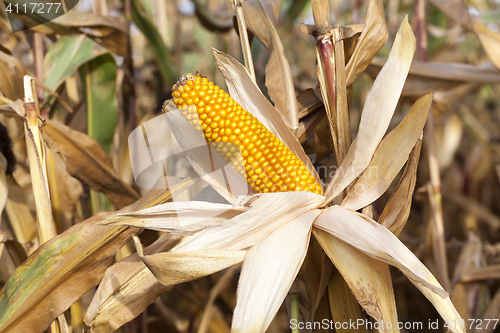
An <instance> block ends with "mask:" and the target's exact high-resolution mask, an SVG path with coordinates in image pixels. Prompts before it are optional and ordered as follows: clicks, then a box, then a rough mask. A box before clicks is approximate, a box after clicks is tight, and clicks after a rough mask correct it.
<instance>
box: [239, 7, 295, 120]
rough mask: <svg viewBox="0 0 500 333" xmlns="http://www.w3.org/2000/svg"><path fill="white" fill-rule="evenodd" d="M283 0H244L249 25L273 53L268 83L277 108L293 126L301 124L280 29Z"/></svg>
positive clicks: (267, 68)
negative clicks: (280, 12) (277, 25)
mask: <svg viewBox="0 0 500 333" xmlns="http://www.w3.org/2000/svg"><path fill="white" fill-rule="evenodd" d="M280 6H281V1H277V0H272V1H262V0H247V1H245V2H243V11H244V12H245V17H246V20H245V21H246V24H247V28H248V29H250V30H251V31H252V32H253V34H254V35H255V37H257V39H258V40H259V41H261V42H262V44H264V46H265V47H266V49H267V50H268V52H269V53H270V54H271V56H270V58H269V62H268V63H267V66H266V87H267V89H268V92H269V96H270V97H271V99H272V100H273V102H274V105H275V107H276V109H277V110H278V111H279V112H280V113H281V115H282V116H283V118H284V119H286V120H287V123H288V125H289V126H290V128H292V129H296V128H297V126H298V119H297V99H296V97H295V89H294V86H293V80H292V73H291V71H290V65H289V64H288V60H287V59H286V58H285V52H284V49H283V45H282V44H281V40H280V38H279V36H278V32H277V31H276V28H275V26H276V21H277V17H278V15H279V8H280Z"/></svg>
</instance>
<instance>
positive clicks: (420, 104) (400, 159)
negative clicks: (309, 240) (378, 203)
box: [342, 93, 433, 210]
mask: <svg viewBox="0 0 500 333" xmlns="http://www.w3.org/2000/svg"><path fill="white" fill-rule="evenodd" d="M432 96H433V94H432V93H427V94H426V95H424V96H422V97H421V98H419V99H418V100H417V101H416V102H415V104H414V105H413V107H412V108H411V110H410V111H409V112H408V114H407V115H406V117H405V118H404V119H403V120H402V121H401V123H400V124H399V125H398V126H397V127H396V128H395V129H393V130H392V131H391V132H390V133H389V134H387V136H386V137H385V138H384V139H383V140H382V142H381V143H380V145H379V146H378V148H377V150H376V151H375V154H374V155H373V159H372V160H371V161H370V164H369V165H368V167H367V170H366V171H365V172H364V173H363V175H362V176H361V178H359V179H358V180H357V181H356V183H354V185H353V186H352V188H351V190H350V191H349V193H348V194H347V197H346V198H345V199H344V201H343V202H342V206H344V207H346V208H349V209H351V210H358V209H360V208H363V207H365V206H368V205H369V204H370V203H372V202H373V201H375V200H376V199H378V198H379V197H380V196H381V195H382V194H383V193H384V192H385V191H386V190H387V189H388V188H389V186H390V185H391V183H392V181H393V180H394V178H395V177H396V175H397V174H398V173H399V171H400V170H401V168H402V167H403V165H404V164H405V163H406V161H407V160H408V156H409V154H410V152H411V150H412V148H413V146H414V145H415V142H416V141H417V140H418V138H419V136H420V135H421V133H422V130H423V128H424V124H425V121H426V119H427V114H428V113H429V108H430V106H431V102H432Z"/></svg>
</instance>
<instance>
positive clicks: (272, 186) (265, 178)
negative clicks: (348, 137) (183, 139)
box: [172, 72, 323, 194]
mask: <svg viewBox="0 0 500 333" xmlns="http://www.w3.org/2000/svg"><path fill="white" fill-rule="evenodd" d="M172 91H173V93H172V96H173V102H174V104H175V105H176V106H177V108H178V109H180V110H181V114H182V115H183V116H184V118H185V119H186V120H187V121H188V122H189V124H190V125H192V126H194V127H196V128H197V129H198V130H201V131H203V134H204V136H205V139H206V141H207V142H209V143H212V145H214V147H215V149H216V150H217V151H218V152H219V153H220V154H221V155H222V156H223V157H224V158H225V159H226V160H227V161H228V162H230V165H231V166H232V167H233V168H234V169H235V170H237V171H238V172H240V173H241V174H242V175H243V176H244V177H246V179H247V182H248V184H249V185H250V186H251V188H252V189H253V190H255V191H256V192H257V193H261V192H262V193H267V192H288V191H309V192H313V193H318V194H323V191H322V189H321V186H320V185H319V184H318V182H317V181H316V180H315V178H314V176H313V175H312V174H311V172H310V171H309V169H307V167H306V166H305V165H304V163H303V162H302V161H301V160H300V159H299V158H298V157H297V156H295V154H294V153H293V152H292V151H291V150H290V149H289V148H288V147H287V146H286V145H285V144H284V143H283V142H281V141H280V140H279V139H278V138H277V137H276V136H275V135H274V134H273V133H271V132H270V131H269V130H268V129H267V128H266V127H265V126H264V125H263V124H262V123H261V122H260V121H258V120H257V118H255V117H254V116H252V114H250V113H249V112H248V111H246V110H244V109H243V108H242V107H241V105H239V104H238V103H237V102H236V101H234V100H233V99H232V98H231V97H230V96H229V95H228V94H227V93H226V92H224V91H223V90H222V89H220V88H219V87H218V86H216V85H214V83H213V82H210V81H209V80H208V79H207V78H206V77H205V76H204V75H202V74H201V73H199V72H197V73H196V75H195V74H191V73H190V74H187V75H185V76H183V77H182V78H181V79H179V81H178V82H177V83H176V84H175V85H174V87H173V88H172ZM238 148H239V149H238ZM240 153H241V156H242V159H236V157H237V156H238V155H239V154H240Z"/></svg>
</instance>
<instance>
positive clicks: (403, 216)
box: [378, 137, 422, 236]
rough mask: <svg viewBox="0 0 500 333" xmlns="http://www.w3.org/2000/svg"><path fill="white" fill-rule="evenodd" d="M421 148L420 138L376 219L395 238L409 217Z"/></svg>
mask: <svg viewBox="0 0 500 333" xmlns="http://www.w3.org/2000/svg"><path fill="white" fill-rule="evenodd" d="M421 147H422V137H420V138H419V139H418V141H417V143H416V144H415V146H414V147H413V150H412V151H411V153H410V158H409V159H408V163H407V164H406V167H405V170H404V171H403V175H402V176H401V179H400V180H399V183H398V186H397V187H396V189H395V190H394V192H393V193H392V195H391V197H390V198H389V201H388V202H387V204H386V205H385V207H384V210H383V211H382V215H380V218H379V219H378V222H379V223H380V224H382V225H383V226H384V227H386V228H387V229H389V230H390V231H391V232H392V233H394V234H395V235H396V236H399V234H400V233H401V230H403V227H404V226H405V224H406V221H407V220H408V216H410V208H411V201H412V198H413V191H414V190H415V183H416V181H417V168H418V160H419V158H420V148H421Z"/></svg>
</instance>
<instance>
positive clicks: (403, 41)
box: [325, 18, 416, 202]
mask: <svg viewBox="0 0 500 333" xmlns="http://www.w3.org/2000/svg"><path fill="white" fill-rule="evenodd" d="M415 45H416V42H415V36H414V35H413V32H412V30H411V27H410V24H409V23H408V18H405V19H404V21H403V23H402V24H401V27H400V28H399V30H398V33H397V35H396V39H395V41H394V45H393V47H392V50H391V53H390V55H389V59H388V60H387V62H386V64H385V65H384V67H383V68H382V70H381V71H380V73H379V75H378V76H377V78H376V79H375V82H374V83H373V86H372V88H371V89H370V92H369V93H368V96H367V97H366V102H365V106H364V107H363V112H362V114H361V122H360V124H359V131H358V135H357V137H356V139H355V140H354V142H353V143H352V145H351V147H350V149H349V151H348V153H347V155H346V157H345V159H344V161H343V162H342V164H341V166H340V168H339V170H338V171H337V173H335V176H334V178H333V179H332V181H331V182H330V184H329V186H328V188H327V190H326V192H325V194H326V196H327V197H328V199H327V201H328V202H330V201H331V200H333V199H334V198H335V197H336V196H337V195H338V194H339V193H340V192H341V191H343V190H344V189H345V188H346V187H347V186H348V185H349V184H350V183H351V182H352V181H353V180H354V179H355V178H356V177H357V176H358V175H359V174H360V173H362V172H363V171H364V170H365V168H366V167H367V166H368V164H369V163H370V160H371V158H372V156H373V153H374V152H375V150H376V149H377V146H378V144H379V143H380V140H381V139H382V137H383V136H384V134H385V132H386V131H387V128H388V126H389V122H390V121H391V118H392V115H393V113H394V110H395V108H396V105H397V103H398V100H399V96H400V94H401V91H402V90H403V86H404V83H405V80H406V76H407V75H408V71H409V69H410V64H411V61H412V59H413V54H414V53H415Z"/></svg>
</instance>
